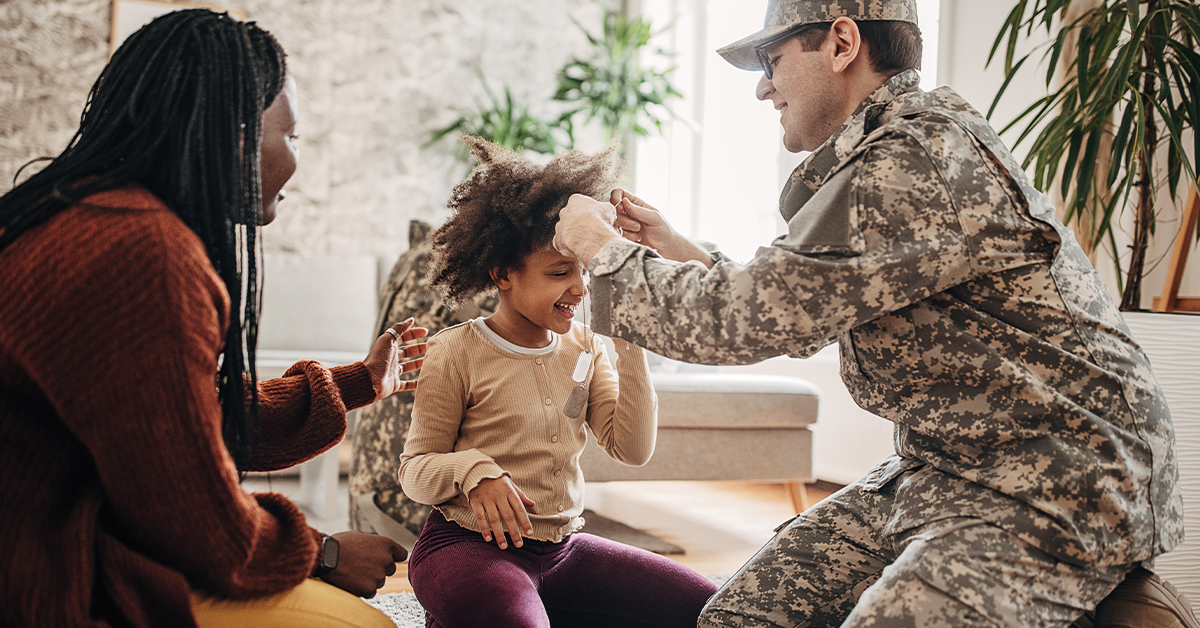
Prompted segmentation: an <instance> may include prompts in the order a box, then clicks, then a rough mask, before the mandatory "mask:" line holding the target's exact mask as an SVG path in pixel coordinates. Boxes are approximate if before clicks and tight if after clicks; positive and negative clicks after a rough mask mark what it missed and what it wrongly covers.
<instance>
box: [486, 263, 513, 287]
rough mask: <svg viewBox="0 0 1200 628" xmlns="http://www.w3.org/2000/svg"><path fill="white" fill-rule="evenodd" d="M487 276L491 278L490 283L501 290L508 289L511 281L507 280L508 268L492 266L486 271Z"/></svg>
mask: <svg viewBox="0 0 1200 628" xmlns="http://www.w3.org/2000/svg"><path fill="white" fill-rule="evenodd" d="M488 276H489V277H491V278H492V283H494V284H496V287H497V288H499V289H501V290H508V289H509V288H511V287H512V282H511V281H509V280H508V270H507V269H504V268H493V269H491V270H489V271H488Z"/></svg>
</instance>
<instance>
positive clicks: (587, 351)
mask: <svg viewBox="0 0 1200 628" xmlns="http://www.w3.org/2000/svg"><path fill="white" fill-rule="evenodd" d="M580 306H581V307H584V308H585V309H584V310H583V317H584V321H583V337H584V342H585V343H586V346H585V347H584V349H583V351H581V352H580V353H579V357H578V358H577V359H576V360H575V369H574V370H573V371H571V381H573V382H575V387H574V388H572V389H571V394H570V395H568V396H567V403H566V404H565V405H564V406H563V414H565V415H567V416H568V417H570V418H572V419H578V418H579V415H580V414H583V409H584V407H585V406H587V399H588V393H587V389H586V388H584V387H583V383H584V381H586V380H587V376H588V372H589V371H591V369H592V328H591V327H588V324H587V309H586V305H584V304H583V303H582V302H580Z"/></svg>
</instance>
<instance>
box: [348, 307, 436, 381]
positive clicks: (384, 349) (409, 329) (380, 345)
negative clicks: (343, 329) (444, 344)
mask: <svg viewBox="0 0 1200 628" xmlns="http://www.w3.org/2000/svg"><path fill="white" fill-rule="evenodd" d="M412 325H413V319H412V318H411V317H410V318H409V319H408V320H406V321H402V322H399V323H396V324H395V325H392V326H391V327H389V328H388V329H387V330H386V331H385V332H384V333H383V335H381V336H380V337H379V338H377V339H376V340H375V344H374V345H373V346H372V347H371V351H370V353H368V354H367V357H366V358H364V359H363V364H365V365H366V366H367V372H369V373H370V374H371V385H372V386H374V387H375V401H379V400H380V399H383V398H384V397H387V396H388V395H390V394H392V393H395V392H400V391H402V390H416V388H417V380H415V379H401V378H400V376H401V375H403V374H404V373H411V372H413V371H415V370H417V369H419V368H421V364H422V363H424V362H425V360H424V358H423V357H422V356H424V355H425V348H426V344H425V343H424V342H419V343H415V344H410V345H406V344H404V343H406V342H409V341H411V340H416V339H417V338H424V337H425V334H427V333H429V330H427V329H425V328H424V327H413V326H412Z"/></svg>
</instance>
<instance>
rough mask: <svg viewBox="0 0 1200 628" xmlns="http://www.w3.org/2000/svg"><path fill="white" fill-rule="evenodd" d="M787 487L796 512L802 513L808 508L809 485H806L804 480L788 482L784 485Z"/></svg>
mask: <svg viewBox="0 0 1200 628" xmlns="http://www.w3.org/2000/svg"><path fill="white" fill-rule="evenodd" d="M783 486H784V488H786V489H787V494H788V497H789V498H791V500H792V508H794V509H795V510H796V514H800V513H802V512H804V511H805V510H808V507H809V506H810V504H809V503H808V487H806V486H804V482H788V483H787V484H784V485H783Z"/></svg>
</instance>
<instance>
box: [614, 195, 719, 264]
mask: <svg viewBox="0 0 1200 628" xmlns="http://www.w3.org/2000/svg"><path fill="white" fill-rule="evenodd" d="M612 204H613V205H614V206H615V207H616V208H617V221H616V225H617V226H618V227H620V228H621V231H622V232H623V234H624V236H625V238H626V239H628V240H629V241H631V242H636V243H638V244H641V245H643V246H648V247H650V248H652V249H654V251H655V252H656V253H658V254H659V255H661V256H663V257H665V258H667V259H669V260H675V261H677V262H687V261H691V260H696V261H698V262H701V263H702V264H704V265H705V266H707V267H709V268H712V264H713V263H712V257H710V256H709V254H708V252H707V251H705V250H704V249H703V248H701V247H700V246H699V245H697V244H696V243H694V242H692V241H691V240H689V239H687V238H686V237H684V236H683V234H681V233H679V232H678V231H675V229H674V228H672V227H671V225H670V224H669V223H667V219H666V218H664V217H663V215H662V214H661V213H659V212H658V210H657V209H654V208H653V207H651V206H650V205H649V204H647V203H646V202H645V201H643V200H642V199H640V198H638V197H636V196H634V195H632V194H630V193H629V192H627V191H625V190H622V189H620V188H617V189H615V190H613V191H612Z"/></svg>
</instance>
